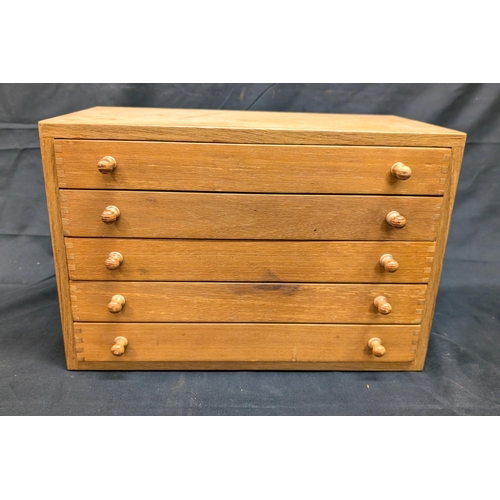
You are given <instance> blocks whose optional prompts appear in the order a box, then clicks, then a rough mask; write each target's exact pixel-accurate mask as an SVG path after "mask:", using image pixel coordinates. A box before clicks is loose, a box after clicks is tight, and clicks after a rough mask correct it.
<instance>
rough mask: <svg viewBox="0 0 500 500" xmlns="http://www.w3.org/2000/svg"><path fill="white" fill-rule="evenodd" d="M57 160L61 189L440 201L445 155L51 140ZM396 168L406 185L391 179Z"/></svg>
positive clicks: (383, 150)
mask: <svg viewBox="0 0 500 500" xmlns="http://www.w3.org/2000/svg"><path fill="white" fill-rule="evenodd" d="M104 157H111V158H112V159H113V160H114V162H115V163H114V164H113V161H110V162H109V163H108V165H110V169H111V168H112V167H113V166H114V169H113V170H112V171H111V172H110V173H101V171H99V169H98V164H99V162H100V161H101V160H102V159H103V158H104ZM55 158H56V166H57V175H58V182H59V187H61V188H83V189H134V190H136V189H144V190H149V189H154V190H165V191H205V192H234V193H323V194H406V195H408V194H415V195H418V194H426V195H442V194H443V192H444V187H445V183H446V177H447V172H448V168H449V162H450V150H449V149H446V148H397V147H364V146H289V145H286V146H283V145H252V144H213V143H175V142H148V141H93V140H80V141H70V140H56V141H55ZM398 162H400V163H403V164H404V165H407V166H408V167H410V169H411V176H410V177H409V178H408V179H405V180H401V179H398V178H397V177H395V176H394V175H392V174H391V167H392V166H393V165H394V164H395V163H398Z"/></svg>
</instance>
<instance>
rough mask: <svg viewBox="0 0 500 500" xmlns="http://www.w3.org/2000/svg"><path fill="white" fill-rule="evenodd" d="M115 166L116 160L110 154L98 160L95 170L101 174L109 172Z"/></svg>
mask: <svg viewBox="0 0 500 500" xmlns="http://www.w3.org/2000/svg"><path fill="white" fill-rule="evenodd" d="M115 168H116V160H115V159H114V158H113V157H112V156H105V157H104V158H101V159H100V160H99V163H98V164H97V170H99V172H101V174H110V173H111V172H113V170H114V169H115Z"/></svg>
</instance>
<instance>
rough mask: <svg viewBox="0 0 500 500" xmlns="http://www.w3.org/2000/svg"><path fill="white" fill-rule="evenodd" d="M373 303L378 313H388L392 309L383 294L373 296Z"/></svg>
mask: <svg viewBox="0 0 500 500" xmlns="http://www.w3.org/2000/svg"><path fill="white" fill-rule="evenodd" d="M373 304H374V305H375V307H376V308H377V310H378V312H379V313H380V314H389V313H390V312H391V311H392V306H391V304H389V302H387V299H386V298H385V297H384V296H383V295H379V296H378V297H375V300H374V301H373Z"/></svg>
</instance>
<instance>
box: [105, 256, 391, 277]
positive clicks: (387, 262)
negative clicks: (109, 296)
mask: <svg viewBox="0 0 500 500" xmlns="http://www.w3.org/2000/svg"><path fill="white" fill-rule="evenodd" d="M380 265H381V266H382V267H383V268H384V269H385V270H386V271H387V272H389V273H395V272H396V271H397V270H398V269H399V264H398V262H397V261H396V260H395V259H394V257H393V256H392V254H390V253H385V254H384V255H382V257H380ZM108 269H109V268H108Z"/></svg>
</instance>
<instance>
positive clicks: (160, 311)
mask: <svg viewBox="0 0 500 500" xmlns="http://www.w3.org/2000/svg"><path fill="white" fill-rule="evenodd" d="M70 290H71V304H72V309H73V318H74V320H75V321H105V322H108V321H109V322H115V321H118V322H221V323H225V322H230V323H240V322H243V323H259V322H263V323H267V322H269V323H281V322H283V323H375V324H377V323H386V324H391V323H394V324H405V323H406V324H418V323H420V321H421V318H422V310H423V306H424V304H425V300H424V299H425V297H424V295H425V290H426V285H393V284H390V285H351V284H340V285H337V284H310V283H307V284H296V283H222V282H220V283H203V282H201V283H200V282H137V281H135V282H130V281H126V282H123V281H122V282H110V281H97V282H96V281H78V282H74V281H73V282H71V284H70ZM115 295H121V296H123V297H124V299H125V300H126V303H125V305H124V306H123V309H122V310H121V311H120V312H118V313H115V314H112V313H110V312H109V311H108V304H109V302H110V300H111V298H112V297H113V296H115ZM379 295H383V296H385V297H386V298H387V300H388V301H389V302H390V304H391V306H392V312H391V313H390V314H387V315H383V314H380V313H379V312H377V310H376V308H375V306H374V304H373V300H374V299H375V297H377V296H379Z"/></svg>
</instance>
